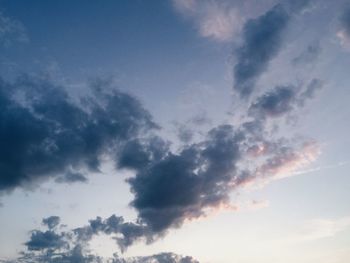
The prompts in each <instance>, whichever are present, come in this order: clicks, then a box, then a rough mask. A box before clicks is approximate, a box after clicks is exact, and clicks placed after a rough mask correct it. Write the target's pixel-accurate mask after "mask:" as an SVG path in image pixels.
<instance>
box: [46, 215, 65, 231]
mask: <svg viewBox="0 0 350 263" xmlns="http://www.w3.org/2000/svg"><path fill="white" fill-rule="evenodd" d="M60 220H61V219H60V217H59V216H50V217H47V218H43V221H42V223H43V225H46V226H47V227H48V228H49V229H53V228H55V227H56V226H58V225H59V223H60Z"/></svg>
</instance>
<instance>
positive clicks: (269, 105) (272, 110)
mask: <svg viewBox="0 0 350 263" xmlns="http://www.w3.org/2000/svg"><path fill="white" fill-rule="evenodd" d="M295 98H296V91H295V88H294V87H292V86H285V87H282V86H281V87H276V88H275V89H274V90H273V91H270V92H267V93H266V94H264V95H262V96H261V97H259V98H258V99H257V101H256V102H255V103H253V104H252V105H251V107H250V109H249V111H250V114H252V115H255V116H261V117H279V116H281V115H283V114H286V113H288V112H289V111H291V110H292V108H293V107H294V102H295Z"/></svg>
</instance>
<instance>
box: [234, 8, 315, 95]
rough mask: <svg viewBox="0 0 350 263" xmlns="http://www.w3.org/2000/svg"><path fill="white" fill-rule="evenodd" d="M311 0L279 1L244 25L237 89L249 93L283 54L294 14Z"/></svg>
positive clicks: (238, 56)
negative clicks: (274, 59)
mask: <svg viewBox="0 0 350 263" xmlns="http://www.w3.org/2000/svg"><path fill="white" fill-rule="evenodd" d="M307 2H308V1H287V2H285V3H284V4H277V5H275V6H274V7H273V8H271V9H270V10H268V11H267V12H266V13H265V14H263V15H261V16H260V17H258V18H254V19H250V20H248V21H247V22H246V23H245V25H244V27H243V44H242V45H241V46H239V47H238V48H237V49H236V50H235V55H236V59H237V63H236V64H235V66H234V70H233V73H234V79H235V83H234V89H235V90H236V91H237V92H238V93H239V94H240V95H241V96H242V97H246V96H249V95H250V94H251V93H252V91H253V90H254V88H255V83H256V81H257V80H258V78H259V77H260V76H261V74H262V73H264V72H265V71H266V70H267V69H268V66H269V63H270V61H271V60H272V59H273V58H274V57H275V56H276V55H277V54H278V53H279V51H280V49H281V47H282V43H283V33H284V31H285V30H286V28H287V25H288V23H289V21H290V19H291V16H292V15H293V14H295V13H296V12H298V11H300V9H302V8H303V7H304V6H305V5H306V4H307Z"/></svg>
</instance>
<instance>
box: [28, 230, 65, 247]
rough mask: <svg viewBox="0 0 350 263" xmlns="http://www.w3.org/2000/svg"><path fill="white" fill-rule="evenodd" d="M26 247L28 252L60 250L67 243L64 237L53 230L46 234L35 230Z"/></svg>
mask: <svg viewBox="0 0 350 263" xmlns="http://www.w3.org/2000/svg"><path fill="white" fill-rule="evenodd" d="M25 245H26V246H27V248H28V250H44V249H60V248H61V247H63V246H64V245H65V242H64V240H63V236H62V235H58V234H56V233H55V232H53V231H51V230H48V231H45V232H42V231H39V230H35V231H34V232H32V235H31V237H30V240H29V241H28V242H26V243H25Z"/></svg>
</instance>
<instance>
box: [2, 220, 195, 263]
mask: <svg viewBox="0 0 350 263" xmlns="http://www.w3.org/2000/svg"><path fill="white" fill-rule="evenodd" d="M57 218H58V217H56V216H51V217H48V218H44V219H43V222H44V221H45V222H51V221H52V220H53V219H57ZM58 219H59V218H58ZM135 226H136V224H132V223H125V222H124V220H123V218H122V217H117V216H115V215H113V216H111V217H109V218H107V219H105V220H102V219H101V218H100V217H97V218H96V219H94V220H90V222H89V225H88V226H85V227H82V228H79V231H77V229H73V230H66V231H62V232H59V231H58V229H59V228H55V229H50V230H47V231H41V230H34V231H32V234H31V236H30V240H29V241H28V242H26V243H25V246H26V250H25V251H22V252H21V255H20V256H19V257H18V258H16V259H14V260H0V262H2V263H14V262H16V263H40V262H43V263H46V262H53V263H55V262H57V263H88V262H91V263H97V262H100V263H103V262H105V263H107V262H108V263H199V262H198V261H197V260H195V259H193V258H192V257H189V256H180V255H177V254H174V253H169V252H166V253H165V252H164V253H159V254H155V255H152V256H139V257H131V258H123V257H120V256H118V254H117V253H115V254H114V256H113V258H103V257H100V256H98V255H95V254H93V253H91V250H90V249H89V241H90V240H91V238H92V237H93V235H95V234H100V233H104V234H107V235H111V234H114V235H115V236H114V237H113V238H114V239H120V234H121V235H122V236H123V238H126V236H129V237H130V236H132V235H135V233H136V232H137V231H135ZM83 232H84V233H85V234H87V233H89V234H88V236H89V237H88V238H86V237H87V236H85V237H84V238H82V236H81V235H82V233H83ZM131 233H132V234H131ZM118 235H119V236H118ZM138 236H140V234H138ZM126 239H127V238H126Z"/></svg>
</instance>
